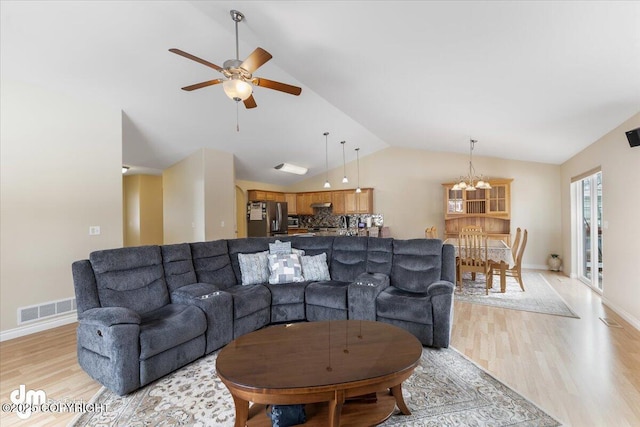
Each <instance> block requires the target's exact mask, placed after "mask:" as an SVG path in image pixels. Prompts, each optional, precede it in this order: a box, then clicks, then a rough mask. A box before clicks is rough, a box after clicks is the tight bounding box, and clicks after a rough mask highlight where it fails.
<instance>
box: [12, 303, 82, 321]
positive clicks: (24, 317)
mask: <svg viewBox="0 0 640 427" xmlns="http://www.w3.org/2000/svg"><path fill="white" fill-rule="evenodd" d="M75 309H76V299H75V298H67V299H62V300H58V301H50V302H45V303H42V304H38V305H32V306H29V307H20V308H18V324H22V323H28V322H33V321H36V320H40V319H44V318H47V317H52V316H56V315H58V314H63V313H69V312H70V311H74V310H75Z"/></svg>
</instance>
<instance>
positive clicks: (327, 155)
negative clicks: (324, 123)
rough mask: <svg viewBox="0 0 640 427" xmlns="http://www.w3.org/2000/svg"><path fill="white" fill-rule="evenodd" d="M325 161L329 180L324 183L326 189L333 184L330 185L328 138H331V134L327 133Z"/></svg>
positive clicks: (325, 137)
mask: <svg viewBox="0 0 640 427" xmlns="http://www.w3.org/2000/svg"><path fill="white" fill-rule="evenodd" d="M323 135H324V159H325V167H326V175H327V179H326V180H325V182H324V188H331V184H330V183H329V142H328V139H327V137H328V136H329V132H325V133H324V134H323Z"/></svg>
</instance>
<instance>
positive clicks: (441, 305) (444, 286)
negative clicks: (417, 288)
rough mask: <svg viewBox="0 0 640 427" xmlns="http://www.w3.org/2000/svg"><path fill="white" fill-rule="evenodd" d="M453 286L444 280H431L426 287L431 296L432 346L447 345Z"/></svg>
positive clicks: (451, 314) (449, 337)
mask: <svg viewBox="0 0 640 427" xmlns="http://www.w3.org/2000/svg"><path fill="white" fill-rule="evenodd" d="M454 289H455V286H454V284H453V283H451V282H449V281H446V280H439V281H437V282H433V283H432V284H431V285H429V287H428V288H427V294H428V295H429V296H431V312H432V314H433V344H432V345H433V347H437V348H446V347H449V341H450V339H451V328H452V326H453V291H454Z"/></svg>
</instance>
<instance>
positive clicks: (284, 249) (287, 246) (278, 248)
mask: <svg viewBox="0 0 640 427" xmlns="http://www.w3.org/2000/svg"><path fill="white" fill-rule="evenodd" d="M290 253H291V242H281V241H280V240H276V241H275V242H274V243H269V254H270V255H274V254H276V255H279V254H290Z"/></svg>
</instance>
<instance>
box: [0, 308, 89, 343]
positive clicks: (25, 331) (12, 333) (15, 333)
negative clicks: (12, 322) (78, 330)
mask: <svg viewBox="0 0 640 427" xmlns="http://www.w3.org/2000/svg"><path fill="white" fill-rule="evenodd" d="M77 321H78V313H77V311H76V310H74V311H72V312H71V311H70V312H69V313H67V314H65V315H62V316H60V317H56V318H55V319H49V320H45V321H42V322H34V323H32V324H30V325H24V326H19V327H17V328H14V329H9V330H7V331H2V332H0V342H2V341H6V340H11V339H14V338H19V337H23V336H25V335H30V334H35V333H36V332H42V331H46V330H47V329H53V328H57V327H58V326H63V325H68V324H69V323H73V322H77Z"/></svg>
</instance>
